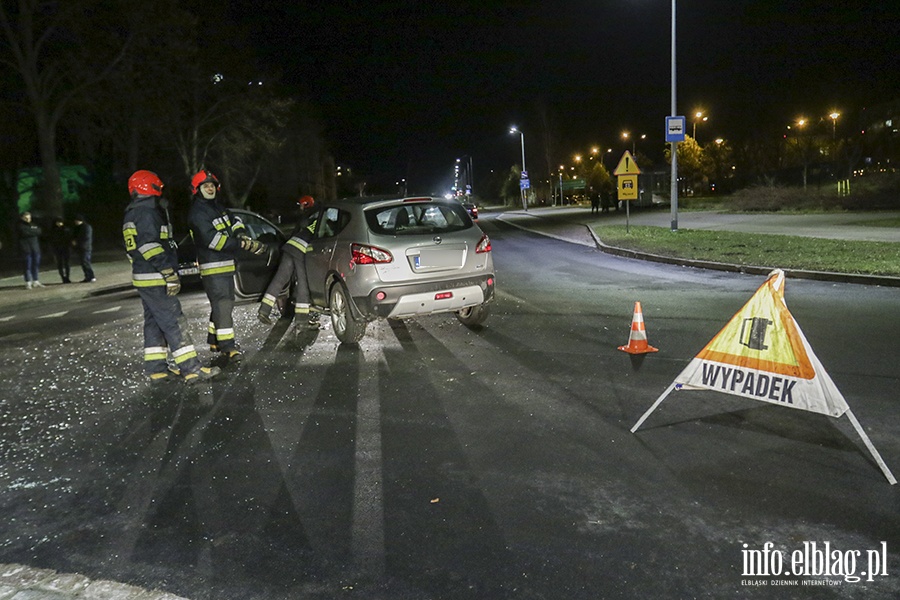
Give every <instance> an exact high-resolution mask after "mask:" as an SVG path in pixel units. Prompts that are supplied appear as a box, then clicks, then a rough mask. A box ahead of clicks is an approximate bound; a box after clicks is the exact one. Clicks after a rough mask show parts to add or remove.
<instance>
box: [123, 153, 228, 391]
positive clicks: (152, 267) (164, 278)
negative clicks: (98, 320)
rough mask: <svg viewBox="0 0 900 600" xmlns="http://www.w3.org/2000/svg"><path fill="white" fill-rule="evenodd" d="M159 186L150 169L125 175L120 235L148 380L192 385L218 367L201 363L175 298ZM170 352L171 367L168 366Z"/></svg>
mask: <svg viewBox="0 0 900 600" xmlns="http://www.w3.org/2000/svg"><path fill="white" fill-rule="evenodd" d="M162 189H163V183H162V181H160V179H159V177H158V176H157V175H156V173H153V172H151V171H144V170H141V171H135V173H134V174H133V175H132V176H131V177H129V178H128V193H129V194H130V195H131V203H130V204H129V205H128V207H127V208H126V209H125V218H124V221H123V225H122V235H123V236H124V237H125V250H126V252H127V253H128V259H129V260H130V261H131V272H132V275H131V281H132V284H133V285H134V287H135V288H137V291H138V294H139V295H140V297H141V303H142V304H143V306H144V370H145V372H146V373H147V375H148V376H149V377H150V381H151V383H157V382H160V381H165V380H167V379H169V378H171V377H173V376H175V375H180V376H182V377H183V378H184V381H185V382H186V383H189V384H192V383H196V382H198V381H205V380H209V379H212V378H213V377H215V376H216V375H218V374H219V372H220V369H219V368H218V367H203V366H201V365H200V359H199V358H198V357H197V351H196V349H195V348H194V345H193V343H192V342H191V337H190V334H189V333H188V330H187V322H186V319H185V318H184V314H183V313H182V312H181V303H180V302H179V301H178V298H177V297H176V296H177V294H178V292H179V291H180V290H181V281H180V280H179V278H178V273H177V272H176V269H177V268H178V257H177V255H176V252H175V242H174V240H173V238H172V225H171V224H170V223H169V215H168V214H167V212H166V210H165V209H164V208H163V206H162V205H161V204H160V197H161V196H162ZM169 353H171V355H172V359H173V360H174V363H175V366H174V367H169V365H168V362H167V358H168V354H169Z"/></svg>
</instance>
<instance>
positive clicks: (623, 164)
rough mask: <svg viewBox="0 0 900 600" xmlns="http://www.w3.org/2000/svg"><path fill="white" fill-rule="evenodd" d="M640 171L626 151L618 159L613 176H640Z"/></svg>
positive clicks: (629, 153)
mask: <svg viewBox="0 0 900 600" xmlns="http://www.w3.org/2000/svg"><path fill="white" fill-rule="evenodd" d="M640 174H641V170H640V169H639V168H638V166H637V163H636V162H635V160H634V157H633V156H632V155H631V152H629V151H628V150H626V151H625V154H623V155H622V158H620V159H619V164H618V165H616V168H615V170H614V171H613V175H615V176H619V175H640Z"/></svg>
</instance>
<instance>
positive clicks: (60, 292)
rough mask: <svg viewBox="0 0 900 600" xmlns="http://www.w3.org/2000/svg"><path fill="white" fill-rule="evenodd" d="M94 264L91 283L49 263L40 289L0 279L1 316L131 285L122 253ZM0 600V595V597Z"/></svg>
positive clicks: (78, 272) (12, 279) (17, 278)
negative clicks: (67, 276)
mask: <svg viewBox="0 0 900 600" xmlns="http://www.w3.org/2000/svg"><path fill="white" fill-rule="evenodd" d="M104 258H105V260H103V259H104ZM93 267H94V276H95V277H96V279H97V281H95V282H94V283H68V284H64V283H62V282H61V281H60V278H59V274H58V273H57V272H56V269H55V268H53V267H52V265H51V266H50V267H49V268H47V267H43V270H42V271H41V274H40V277H41V283H43V284H44V287H41V288H33V289H30V290H29V289H26V288H25V279H24V277H23V276H22V275H21V274H18V275H8V276H6V277H3V278H0V315H3V314H6V313H8V312H9V311H10V310H11V309H12V308H13V307H15V306H16V305H18V304H30V305H36V304H42V303H49V302H56V301H59V300H67V301H72V302H75V301H78V300H80V299H82V298H87V297H89V296H93V295H97V294H100V293H110V292H113V291H116V290H118V289H122V290H127V289H129V288H130V287H131V263H129V262H128V259H127V258H126V257H125V255H124V253H121V254H118V255H114V256H106V257H101V261H100V262H94V263H93ZM80 278H81V268H80V267H77V266H76V267H73V268H72V281H73V282H75V281H80ZM0 600H3V596H0Z"/></svg>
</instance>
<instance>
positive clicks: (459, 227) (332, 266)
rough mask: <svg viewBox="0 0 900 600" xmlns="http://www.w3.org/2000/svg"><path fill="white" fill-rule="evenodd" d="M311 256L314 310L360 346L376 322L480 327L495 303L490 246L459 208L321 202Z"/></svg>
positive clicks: (413, 201) (379, 199)
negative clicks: (435, 321)
mask: <svg viewBox="0 0 900 600" xmlns="http://www.w3.org/2000/svg"><path fill="white" fill-rule="evenodd" d="M310 245H311V251H310V252H309V253H307V255H306V271H307V280H308V282H309V290H310V295H311V298H312V304H313V306H317V307H319V308H323V309H328V310H329V311H330V313H331V321H332V325H333V327H334V332H335V335H336V336H337V337H338V339H339V340H340V341H341V342H344V343H351V344H352V343H357V342H359V340H361V339H362V338H363V336H364V335H365V332H366V325H367V324H368V323H369V322H370V321H373V320H375V319H383V318H388V319H391V318H401V317H413V316H419V315H430V314H435V313H446V312H454V313H456V316H457V318H458V319H459V320H460V321H461V322H462V323H463V324H464V325H466V326H469V327H475V326H479V325H481V323H483V322H484V320H485V319H486V318H487V316H488V312H489V310H488V309H489V304H490V302H491V301H492V300H493V299H494V263H493V259H492V258H491V241H490V239H489V238H488V236H487V235H485V233H484V232H483V231H481V229H480V228H479V227H478V225H476V224H475V223H474V222H473V221H472V219H471V218H470V217H469V215H468V213H467V212H466V209H465V208H464V207H463V206H462V205H461V204H460V203H459V202H457V201H455V200H445V199H442V198H430V197H415V198H398V197H384V196H374V197H359V198H346V199H342V200H335V201H330V202H321V203H320V205H319V213H318V216H317V219H316V228H315V233H314V239H313V240H312V242H311V244H310Z"/></svg>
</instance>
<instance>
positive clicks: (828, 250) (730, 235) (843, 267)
mask: <svg viewBox="0 0 900 600" xmlns="http://www.w3.org/2000/svg"><path fill="white" fill-rule="evenodd" d="M594 231H595V232H596V233H597V236H598V237H599V238H600V240H601V241H602V242H603V243H604V244H607V245H609V246H615V247H617V248H626V249H628V250H635V251H638V252H647V253H649V254H657V255H660V256H670V257H674V258H684V259H691V260H706V261H713V262H720V263H729V264H737V265H746V266H756V267H771V268H780V269H802V270H806V271H828V272H833V273H855V274H865V275H888V276H893V277H900V244H897V243H891V242H862V241H847V240H828V239H819V238H803V237H793V236H788V235H769V234H753V233H738V232H733V231H706V230H691V229H682V230H680V231H678V232H675V233H673V232H672V231H670V230H669V229H666V228H664V227H634V226H632V227H630V233H626V232H625V227H624V226H622V225H609V226H599V227H595V228H594Z"/></svg>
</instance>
